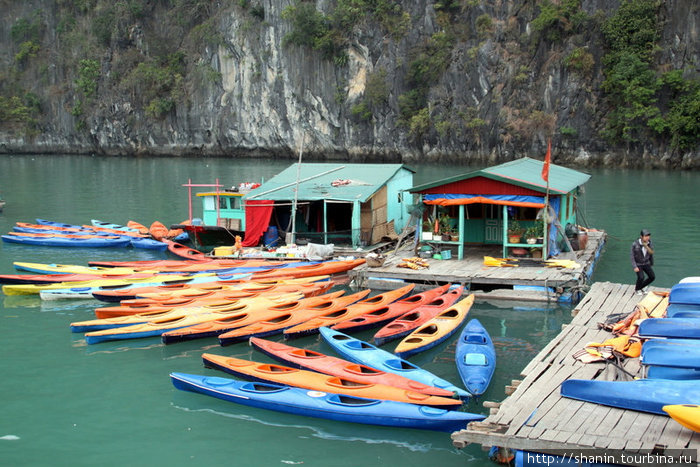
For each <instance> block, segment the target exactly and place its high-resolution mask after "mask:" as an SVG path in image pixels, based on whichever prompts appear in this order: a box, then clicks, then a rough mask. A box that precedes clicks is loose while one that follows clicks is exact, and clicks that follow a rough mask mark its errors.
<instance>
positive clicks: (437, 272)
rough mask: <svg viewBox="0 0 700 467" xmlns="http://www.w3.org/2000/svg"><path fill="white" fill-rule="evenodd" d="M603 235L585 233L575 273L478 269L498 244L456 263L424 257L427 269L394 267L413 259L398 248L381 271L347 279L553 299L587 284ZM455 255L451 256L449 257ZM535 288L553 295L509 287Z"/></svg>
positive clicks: (473, 250)
mask: <svg viewBox="0 0 700 467" xmlns="http://www.w3.org/2000/svg"><path fill="white" fill-rule="evenodd" d="M605 239H606V234H605V232H602V231H591V232H589V234H588V242H587V245H586V247H585V248H584V249H583V250H580V251H577V252H575V253H576V261H577V262H578V263H579V264H580V267H578V268H575V269H567V268H552V267H544V266H543V265H534V266H519V267H493V266H485V265H484V256H493V257H500V254H501V252H500V249H501V246H500V245H498V246H476V247H467V248H466V252H465V258H464V259H462V260H458V259H450V260H436V259H432V258H431V259H427V260H426V261H427V262H428V264H429V267H428V268H427V269H419V270H413V269H406V268H399V267H397V265H398V264H399V263H401V261H402V259H403V258H406V257H412V256H415V255H414V252H413V250H412V246H410V248H409V249H405V248H404V249H400V250H399V251H398V252H397V253H396V254H391V253H390V254H388V255H386V261H385V262H384V265H383V266H381V267H374V268H371V267H368V266H361V267H359V268H355V269H354V270H352V271H350V273H349V274H350V277H351V278H353V280H355V282H356V283H357V284H358V286H360V287H370V288H372V289H378V290H388V289H392V288H395V287H396V281H397V280H401V281H406V282H414V283H416V289H417V290H420V289H421V288H423V289H426V288H429V287H434V286H435V285H438V284H445V283H447V282H450V283H453V284H462V285H465V286H466V287H467V288H469V289H470V291H471V293H474V294H475V296H476V298H478V299H488V298H498V299H518V300H555V299H556V296H557V295H559V294H561V293H562V292H566V291H571V290H576V289H581V288H584V287H585V286H586V284H588V282H589V280H588V279H589V278H590V276H591V275H592V272H593V268H594V267H595V265H596V262H597V260H598V258H599V256H600V254H601V251H602V249H603V246H604V244H605ZM454 257H456V255H455V254H454V253H453V258H454ZM514 285H521V286H536V287H547V288H551V289H553V290H554V291H555V292H554V293H544V292H543V291H537V292H536V291H531V292H527V291H525V292H523V291H522V290H518V291H517V292H515V293H514V291H513V286H514Z"/></svg>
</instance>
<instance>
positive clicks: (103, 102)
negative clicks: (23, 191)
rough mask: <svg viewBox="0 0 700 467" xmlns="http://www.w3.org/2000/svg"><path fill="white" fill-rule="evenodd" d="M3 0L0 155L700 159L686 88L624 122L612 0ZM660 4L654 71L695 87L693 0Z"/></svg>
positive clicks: (673, 162)
mask: <svg viewBox="0 0 700 467" xmlns="http://www.w3.org/2000/svg"><path fill="white" fill-rule="evenodd" d="M640 1H641V0H640ZM645 1H648V0H645ZM0 5H1V6H2V8H3V11H4V14H3V17H2V19H0V42H1V43H2V49H1V51H0V60H1V61H2V69H3V70H4V71H2V72H0V73H2V74H1V76H2V80H1V81H2V82H1V83H0V99H2V100H1V101H0V104H1V105H0V107H2V109H0V118H1V121H0V152H5V153H13V152H25V153H33V152H36V153H47V152H56V153H86V154H89V153H96V154H108V155H117V154H120V155H121V154H133V155H139V154H156V155H221V156H229V157H234V156H240V155H248V156H274V157H290V158H291V157H295V156H296V154H297V153H298V151H300V150H303V152H304V154H305V157H307V158H315V159H339V158H342V159H349V160H353V161H380V160H383V161H386V160H392V161H404V162H411V161H427V160H444V161H450V162H460V161H461V162H466V161H477V160H478V161H483V162H489V163H490V162H494V163H495V162H501V161H505V160H509V159H513V158H516V157H521V156H524V155H528V156H533V157H541V156H543V155H544V152H545V148H546V145H547V140H548V139H549V138H551V139H552V143H553V147H554V151H553V156H554V161H555V162H558V163H569V164H573V165H577V166H586V165H593V164H610V165H640V164H645V165H652V166H659V167H662V166H667V167H683V168H700V149H699V148H698V142H699V140H698V136H697V135H696V136H695V139H693V136H692V134H693V132H694V128H695V127H692V125H693V123H692V121H691V122H690V123H688V119H690V120H692V119H693V116H695V117H698V110H697V109H695V110H692V108H691V109H690V110H688V109H685V110H683V106H681V105H676V106H672V105H671V104H673V102H674V101H673V99H675V98H676V96H677V93H676V94H674V92H675V91H674V92H672V91H673V90H677V87H676V88H673V87H668V86H667V87H666V88H664V87H663V86H662V85H661V84H659V85H658V86H657V85H656V84H654V85H653V86H655V87H654V89H655V90H656V93H655V94H654V95H653V96H647V97H640V98H639V99H641V100H643V102H644V103H645V107H644V109H643V112H640V113H638V114H636V115H634V118H633V120H635V122H632V123H634V125H632V124H630V125H629V127H628V126H626V125H622V127H620V122H622V123H624V119H625V118H627V115H631V113H630V112H633V111H634V108H632V107H630V109H627V110H628V113H621V112H620V111H619V109H620V104H619V102H618V101H615V99H614V97H615V93H616V90H615V89H614V86H613V89H611V85H610V83H611V81H610V80H611V79H612V78H610V77H611V76H612V73H611V72H610V70H611V67H613V66H614V65H613V64H611V62H612V61H614V60H613V59H611V58H610V57H612V55H610V51H611V50H612V49H613V48H614V45H611V42H612V39H611V38H613V39H614V37H615V34H617V32H614V31H613V32H612V33H611V32H609V31H611V27H610V23H609V19H610V18H612V17H614V15H615V14H616V13H617V11H618V8H619V6H620V3H619V2H617V1H614V0H560V1H554V0H552V1H551V2H550V1H535V0H496V1H489V2H486V1H478V0H452V1H450V0H442V1H435V2H433V1H430V0H404V1H400V2H393V1H389V0H374V1H357V2H349V1H347V0H336V1H333V0H318V1H317V2H316V3H311V4H308V3H295V2H290V1H288V0H281V1H274V0H235V1H233V0H229V1H219V2H212V1H204V0H170V1H168V0H160V1H137V0H128V1H127V0H119V1H109V2H107V1H104V0H73V1H70V0H63V1H48V0H24V1H9V0H4V1H0ZM309 5H311V6H312V7H313V8H312V9H311V10H309V9H305V8H307V7H308V6H309ZM314 11H315V12H316V13H314ZM654 15H655V21H656V23H654V24H655V26H654V27H655V28H656V30H657V32H658V36H657V38H656V39H655V41H656V42H655V43H654V44H652V45H653V46H654V47H653V50H652V51H651V52H650V55H649V56H650V57H651V58H650V60H649V63H650V65H651V70H652V72H653V73H654V76H656V77H657V78H658V77H660V76H662V74H663V73H665V72H669V71H673V70H679V73H681V76H682V77H683V79H684V80H685V81H683V83H690V84H688V85H687V86H686V88H684V89H686V90H687V89H692V90H693V91H692V92H695V88H693V87H691V88H688V86H690V85H693V86H695V85H697V83H698V81H697V80H698V73H699V71H700V68H699V66H698V64H699V63H700V40H699V39H700V38H698V33H699V25H698V19H699V18H700V7H699V6H698V3H697V2H696V1H694V0H669V1H664V2H657V3H655V5H654ZM635 27H636V26H635ZM314 28H317V29H314ZM604 28H608V29H607V31H608V32H607V33H605V31H603V29H604ZM664 76H665V75H664ZM606 77H607V79H608V82H607V84H606ZM655 79H656V78H655ZM658 79H661V78H658ZM667 81H668V82H669V83H670V82H671V81H670V79H669V80H667ZM684 85H686V84H684ZM650 86H651V85H650ZM699 88H700V86H699ZM668 89H670V91H669V90H668ZM686 93H687V92H686ZM618 98H619V99H623V101H622V102H623V104H624V99H625V95H620V96H618ZM699 101H700V97H696V98H695V100H691V105H690V107H692V103H693V102H694V103H697V102H699ZM616 102H618V103H616ZM669 102H670V103H671V104H669ZM623 107H624V105H623ZM686 107H687V106H686ZM649 109H651V110H649ZM679 109H680V110H679ZM655 110H658V111H659V114H658V115H651V114H649V112H652V111H655ZM670 112H675V113H674V114H673V118H675V120H674V121H679V122H685V124H687V125H691V129H690V130H688V129H687V127H686V130H683V128H681V129H678V128H677V127H674V126H673V125H671V124H667V122H670V121H671V116H670V115H671V114H670ZM678 112H680V114H678ZM678 115H680V117H679V116H678ZM615 119H617V126H615V125H614V124H611V121H613V123H615ZM650 128H652V129H653V130H654V131H652V130H651V129H650ZM683 131H685V133H683ZM688 133H690V136H688Z"/></svg>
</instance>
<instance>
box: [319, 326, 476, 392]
mask: <svg viewBox="0 0 700 467" xmlns="http://www.w3.org/2000/svg"><path fill="white" fill-rule="evenodd" d="M319 332H320V334H321V337H322V338H323V340H324V341H325V342H326V343H328V345H330V346H331V347H332V348H333V349H334V350H335V351H336V352H337V353H338V354H339V355H340V356H341V357H343V358H345V359H347V360H350V361H353V362H355V363H359V364H362V365H367V366H369V367H372V368H376V369H378V370H382V371H388V372H390V373H395V374H398V375H401V376H404V377H406V378H410V379H412V380H415V381H418V382H421V383H423V384H427V385H428V386H435V387H437V388H442V389H445V390H447V391H451V392H454V393H455V394H457V396H458V397H459V398H460V399H467V398H469V397H471V394H469V393H468V392H467V391H465V390H464V389H461V388H459V387H457V386H455V385H454V384H452V383H450V382H449V381H446V380H444V379H442V378H440V377H438V376H436V375H434V374H432V373H430V372H429V371H427V370H424V369H422V368H419V367H417V366H416V365H414V364H413V363H411V362H409V361H408V360H404V359H402V358H399V357H397V356H396V355H394V354H392V353H391V352H387V351H386V350H382V349H379V348H377V347H375V346H373V345H372V344H369V343H367V342H364V341H361V340H359V339H355V338H354V337H350V336H348V335H347V334H343V333H342V332H340V331H335V330H333V329H331V328H326V327H323V328H321V329H319Z"/></svg>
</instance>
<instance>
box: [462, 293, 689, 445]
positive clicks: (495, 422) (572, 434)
mask: <svg viewBox="0 0 700 467" xmlns="http://www.w3.org/2000/svg"><path fill="white" fill-rule="evenodd" d="M641 298H643V297H640V296H637V295H635V294H634V286H633V285H622V284H612V283H609V282H603V283H595V284H593V286H592V287H591V290H590V291H589V292H588V293H587V294H586V296H585V297H584V298H583V299H582V300H581V302H579V304H578V305H577V306H576V308H575V309H574V310H573V313H574V314H575V317H574V318H573V320H572V321H571V323H570V324H568V325H566V326H564V327H563V330H562V332H561V333H560V334H559V335H558V336H557V337H556V338H555V339H553V340H552V341H551V342H550V343H549V344H548V345H547V346H546V347H545V348H544V349H542V351H541V352H540V353H539V354H538V355H537V356H536V357H535V358H534V359H533V360H532V361H531V362H530V363H529V364H528V365H527V366H526V367H525V368H524V369H523V371H522V372H521V376H522V377H523V379H522V380H520V381H514V382H513V384H512V385H511V386H509V387H507V388H506V393H507V394H508V393H510V395H508V397H506V399H504V400H503V402H501V403H500V404H498V403H489V402H485V403H484V406H486V407H491V412H492V413H491V415H489V417H487V418H486V419H485V420H483V421H481V422H473V423H470V424H469V425H468V426H467V428H466V429H464V430H460V431H457V432H455V433H453V434H452V441H453V444H454V445H455V446H456V447H458V448H461V447H464V446H465V445H467V444H470V443H478V444H481V445H483V446H484V447H490V446H499V447H505V448H509V449H513V450H524V451H532V452H539V453H552V454H558V455H561V450H567V449H568V450H586V452H590V451H588V450H592V451H593V452H601V453H603V452H609V451H611V450H615V451H618V452H619V451H622V452H624V454H625V455H628V454H630V455H633V454H646V453H650V452H655V453H660V454H663V453H664V451H666V452H668V450H669V449H692V450H697V449H700V434H699V433H695V432H693V431H691V430H689V429H687V428H683V427H682V426H681V425H679V424H678V423H676V422H675V421H674V420H672V419H671V418H670V417H667V416H662V415H654V414H650V413H643V412H637V411H633V410H624V409H618V408H613V407H607V406H603V405H598V404H593V403H589V402H582V401H578V400H574V399H568V398H565V397H562V396H560V391H559V387H560V385H561V383H562V382H563V381H564V380H566V379H570V378H579V379H601V380H613V379H614V378H615V377H616V376H620V374H621V375H622V376H624V372H621V371H620V370H619V369H617V368H616V367H615V366H613V365H611V364H606V363H602V362H601V363H582V362H580V361H578V360H576V359H574V358H573V357H572V355H573V354H574V352H576V351H577V350H580V349H583V348H584V347H585V346H586V344H588V343H589V342H603V341H605V340H606V339H610V338H611V337H613V335H612V334H611V333H610V332H608V331H605V330H602V329H599V327H598V323H600V322H604V321H605V320H606V318H607V317H608V316H609V315H613V314H618V313H630V312H632V311H633V310H634V308H635V306H636V304H637V303H638V302H639V301H640V299H641ZM622 368H623V369H624V370H625V371H626V372H628V373H630V374H631V375H635V376H641V365H640V363H639V359H638V358H626V359H625V360H624V362H623V364H622ZM616 372H619V373H618V374H617V375H616ZM630 378H631V377H630V376H626V379H630ZM694 452H697V451H694Z"/></svg>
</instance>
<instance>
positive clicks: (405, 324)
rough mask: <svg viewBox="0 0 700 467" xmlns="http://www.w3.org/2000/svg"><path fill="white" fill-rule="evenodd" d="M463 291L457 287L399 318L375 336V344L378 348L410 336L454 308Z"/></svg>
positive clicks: (462, 288)
mask: <svg viewBox="0 0 700 467" xmlns="http://www.w3.org/2000/svg"><path fill="white" fill-rule="evenodd" d="M463 291H464V287H462V286H460V287H457V288H455V289H452V290H450V291H449V292H447V293H445V294H442V295H440V296H439V297H438V298H436V299H435V300H433V301H432V302H430V303H428V304H426V305H421V306H419V307H418V308H416V309H414V310H412V311H409V312H407V313H405V314H403V315H401V316H399V317H398V318H396V319H395V320H394V321H391V322H389V324H387V325H386V326H384V327H383V328H381V329H380V330H379V331H377V332H376V334H374V338H373V340H374V344H375V345H377V346H379V345H383V344H385V343H387V342H389V341H391V340H394V339H399V338H401V337H404V336H406V335H408V334H409V333H410V332H411V331H413V330H414V329H416V328H417V327H418V326H420V325H422V324H423V323H425V322H426V321H428V320H430V319H432V318H433V317H435V316H437V315H438V314H440V312H442V311H444V310H446V309H447V308H449V307H450V306H452V304H454V303H455V302H456V301H457V300H458V299H459V297H461V296H462V292H463Z"/></svg>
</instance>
